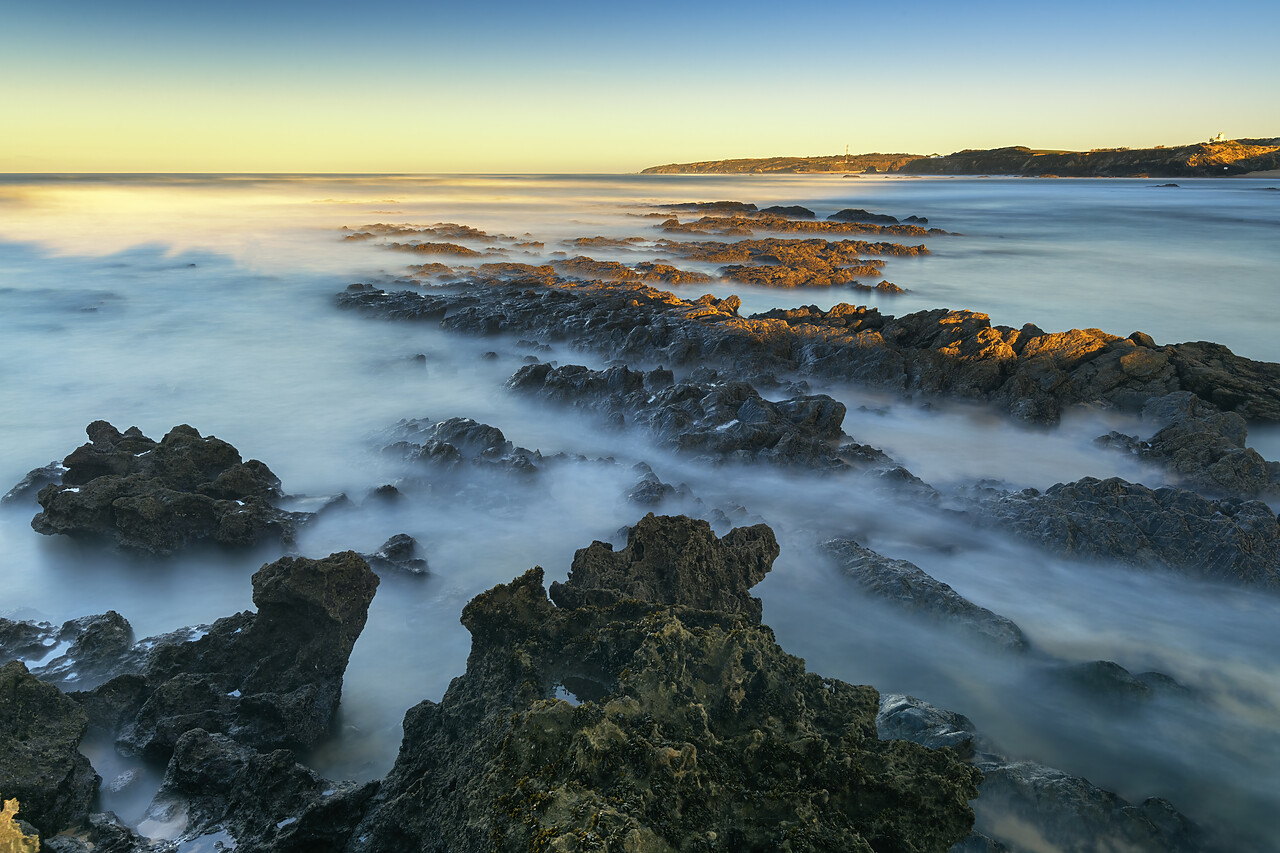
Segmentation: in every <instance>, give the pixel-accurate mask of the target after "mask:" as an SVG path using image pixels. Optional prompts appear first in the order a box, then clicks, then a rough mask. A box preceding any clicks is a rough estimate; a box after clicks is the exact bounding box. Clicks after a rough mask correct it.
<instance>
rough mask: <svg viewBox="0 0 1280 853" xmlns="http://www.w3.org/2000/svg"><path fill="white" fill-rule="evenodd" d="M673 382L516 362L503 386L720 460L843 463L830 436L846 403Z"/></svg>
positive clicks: (666, 374) (626, 372) (665, 377)
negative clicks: (771, 397)
mask: <svg viewBox="0 0 1280 853" xmlns="http://www.w3.org/2000/svg"><path fill="white" fill-rule="evenodd" d="M708 378H709V380H710V381H707V382H682V383H673V382H672V376H671V373H670V371H665V370H661V369H658V370H653V371H650V372H648V373H644V372H642V371H638V370H631V369H630V368H627V367H611V368H609V369H607V370H591V369H590V368H587V367H583V366H581V365H575V364H569V365H563V366H561V367H552V366H550V365H546V364H534V365H529V366H527V367H522V368H521V369H520V370H519V371H517V372H516V374H515V375H514V376H512V377H511V379H510V380H509V381H508V382H507V385H508V387H510V388H513V389H515V390H518V391H523V392H526V393H533V394H537V395H538V396H540V397H544V398H546V399H550V400H554V401H556V402H562V403H569V404H571V405H574V406H578V407H580V408H584V409H588V410H591V411H596V412H600V413H602V414H605V415H606V416H611V417H612V418H613V419H615V420H617V419H618V418H619V417H622V418H626V419H629V420H631V421H632V422H634V423H639V424H642V425H643V426H644V427H645V428H646V429H648V430H649V431H650V432H652V433H654V434H655V435H657V436H658V437H660V438H661V439H663V440H664V441H665V442H667V443H668V444H670V445H672V446H673V447H675V448H677V449H678V450H681V451H685V452H689V453H697V454H705V455H710V456H712V457H714V458H718V459H733V460H741V461H763V462H771V463H774V464H782V465H800V466H805V467H812V468H836V467H841V466H843V465H844V463H843V462H842V461H841V460H840V459H839V458H838V457H837V455H836V452H835V449H834V448H833V447H832V446H831V444H830V441H831V440H832V439H835V438H838V437H839V436H841V435H843V432H842V431H841V429H840V424H841V423H842V422H843V420H844V414H845V408H844V404H843V403H839V402H837V401H836V400H833V399H832V398H830V397H828V396H826V395H823V394H820V395H816V396H807V397H796V398H793V399H790V400H782V401H780V402H777V403H773V402H770V401H768V400H766V399H764V398H763V397H761V396H760V394H759V392H757V391H756V390H755V388H753V387H752V386H751V385H750V384H749V383H747V382H741V381H736V382H735V381H721V380H720V377H719V376H717V375H715V374H714V373H712V374H710V375H709V376H708Z"/></svg>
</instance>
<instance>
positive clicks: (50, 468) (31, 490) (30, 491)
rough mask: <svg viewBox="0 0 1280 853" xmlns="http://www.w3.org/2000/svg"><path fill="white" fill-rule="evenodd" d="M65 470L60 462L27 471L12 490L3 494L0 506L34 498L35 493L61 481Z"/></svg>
mask: <svg viewBox="0 0 1280 853" xmlns="http://www.w3.org/2000/svg"><path fill="white" fill-rule="evenodd" d="M66 470H67V469H66V468H65V467H63V465H62V463H61V462H57V461H54V462H50V463H49V464H48V465H46V466H44V467H43V468H34V469H32V470H30V471H28V472H27V476H25V477H23V478H22V479H21V480H20V481H18V483H17V484H16V485H15V486H14V487H13V488H12V489H10V490H9V491H7V492H5V493H4V497H2V498H0V504H11V503H18V502H19V501H25V500H29V499H31V498H34V497H35V496H36V493H38V492H39V491H40V490H41V489H43V488H44V487H45V486H47V485H49V484H50V483H56V482H58V481H59V480H61V479H62V475H63V474H64V473H65V472H66Z"/></svg>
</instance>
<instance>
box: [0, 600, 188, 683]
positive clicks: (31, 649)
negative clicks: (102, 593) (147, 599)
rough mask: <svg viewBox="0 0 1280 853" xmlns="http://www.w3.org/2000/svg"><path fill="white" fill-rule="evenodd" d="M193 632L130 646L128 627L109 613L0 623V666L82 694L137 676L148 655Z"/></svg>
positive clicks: (176, 632)
mask: <svg viewBox="0 0 1280 853" xmlns="http://www.w3.org/2000/svg"><path fill="white" fill-rule="evenodd" d="M194 631H195V629H183V630H181V631H174V632H172V633H170V634H166V635H163V636H161V637H149V638H147V639H145V640H143V641H141V642H138V643H135V642H134V639H133V627H132V626H131V625H130V624H129V620H127V619H125V618H124V617H123V616H121V615H120V614H119V613H117V612H115V611H114V610H108V611H107V612H106V613H101V614H98V615H95V616H82V617H80V618H78V619H70V620H68V621H66V622H64V623H63V624H62V626H61V627H60V628H59V627H55V626H53V625H50V624H49V623H48V622H16V621H12V620H9V619H0V661H7V660H21V661H22V662H23V663H24V664H25V665H26V666H27V667H28V669H30V670H31V674H32V675H34V676H35V677H36V678H39V679H40V680H41V681H45V682H48V683H50V684H54V685H57V686H58V687H60V688H62V689H64V690H70V689H72V688H75V689H78V690H88V689H90V688H93V687H96V686H97V685H99V684H101V683H103V682H105V681H107V680H109V679H111V678H115V677H116V676H118V675H122V674H126V673H136V672H141V671H142V669H143V667H144V665H145V662H146V659H147V657H148V655H149V654H150V652H151V649H152V648H154V647H155V646H156V645H157V644H159V643H162V642H181V641H183V640H186V639H189V638H190V635H191V634H192V633H194Z"/></svg>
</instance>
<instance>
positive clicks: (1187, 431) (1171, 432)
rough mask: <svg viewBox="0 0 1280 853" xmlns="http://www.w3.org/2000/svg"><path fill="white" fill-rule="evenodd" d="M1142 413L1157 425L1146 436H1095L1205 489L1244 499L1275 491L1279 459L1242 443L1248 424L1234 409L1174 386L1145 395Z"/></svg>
mask: <svg viewBox="0 0 1280 853" xmlns="http://www.w3.org/2000/svg"><path fill="white" fill-rule="evenodd" d="M1142 416H1143V420H1144V421H1147V422H1148V423H1151V424H1152V425H1153V426H1155V427H1156V429H1157V432H1155V434H1154V435H1152V436H1151V438H1150V439H1148V440H1146V441H1143V440H1142V439H1140V438H1138V437H1136V436H1128V435H1121V434H1120V433H1117V432H1112V433H1111V434H1109V435H1105V436H1102V437H1100V438H1099V439H1098V442H1099V443H1100V444H1103V445H1105V446H1109V447H1115V448H1118V449H1121V450H1125V451H1128V452H1130V453H1133V454H1135V455H1137V456H1139V457H1141V458H1142V459H1144V460H1148V461H1154V462H1157V463H1159V464H1160V465H1162V466H1163V467H1165V468H1166V469H1167V470H1169V471H1170V472H1171V473H1172V474H1174V475H1175V476H1176V477H1178V478H1179V480H1180V481H1181V482H1182V483H1183V484H1185V485H1186V486H1188V487H1189V488H1192V489H1196V490H1197V491H1202V492H1205V493H1206V494H1209V495H1214V496H1228V497H1235V498H1246V499H1247V498H1255V497H1258V496H1259V495H1262V494H1266V493H1272V492H1280V464H1277V463H1275V462H1267V461H1266V460H1265V459H1263V458H1262V456H1261V455H1259V454H1258V452H1257V451H1256V450H1253V449H1252V448H1249V447H1246V446H1245V442H1246V440H1247V437H1248V430H1247V427H1246V424H1245V420H1244V418H1243V417H1241V416H1240V415H1239V414H1237V413H1235V412H1223V411H1220V410H1219V409H1218V408H1217V407H1216V406H1214V405H1213V404H1212V403H1209V402H1206V401H1205V400H1203V399H1201V398H1199V397H1197V396H1196V395H1194V394H1192V393H1191V392H1190V391H1179V392H1176V393H1173V394H1168V395H1166V396H1164V397H1156V398H1153V399H1152V400H1150V401H1148V403H1147V404H1146V406H1144V407H1143V410H1142Z"/></svg>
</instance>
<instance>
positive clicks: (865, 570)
mask: <svg viewBox="0 0 1280 853" xmlns="http://www.w3.org/2000/svg"><path fill="white" fill-rule="evenodd" d="M822 547H823V550H824V551H826V552H827V553H828V554H829V555H831V557H832V558H833V559H834V560H835V561H836V564H837V565H838V566H839V568H840V570H841V571H842V572H844V573H845V575H847V576H848V577H850V578H852V579H853V580H855V581H857V583H858V585H859V586H861V587H862V588H863V589H864V590H866V591H867V592H868V593H870V594H872V595H874V596H876V597H878V598H881V599H884V600H885V601H889V602H891V603H892V604H894V605H896V606H898V607H901V608H903V609H905V610H909V611H911V612H914V613H919V614H921V615H923V616H927V617H929V618H931V619H935V620H937V621H939V622H944V623H948V624H952V625H955V626H956V627H957V628H959V629H960V630H961V631H963V632H965V633H967V634H969V635H971V636H973V637H976V638H977V639H980V640H982V641H984V642H989V643H995V644H996V645H999V646H1001V647H1003V648H1006V649H1010V650H1012V651H1018V652H1022V651H1026V650H1027V649H1028V648H1029V647H1030V643H1028V642H1027V638H1026V636H1025V635H1023V633H1022V629H1021V628H1019V627H1018V626H1017V625H1016V624H1014V622H1013V621H1012V620H1009V619H1006V618H1005V617H1003V616H999V615H997V614H995V613H992V612H991V611H990V610H988V609H987V608H985V607H979V606H978V605H976V604H974V603H973V602H972V601H969V600H968V599H967V598H965V597H964V596H962V595H960V594H959V593H958V592H956V591H955V590H954V589H952V588H951V587H950V586H948V585H947V584H945V583H942V582H941V581H939V580H936V579H934V578H932V577H930V576H929V575H928V574H926V573H925V572H924V571H922V570H921V569H920V568H919V567H918V566H916V565H915V564H913V563H909V562H907V561H906V560H894V559H891V558H889V557H885V556H884V555H882V554H877V553H876V552H875V551H872V550H871V549H870V548H866V547H864V546H862V545H859V544H858V543H857V542H854V541H853V540H851V539H832V540H830V541H828V542H825V543H823V546H822Z"/></svg>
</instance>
